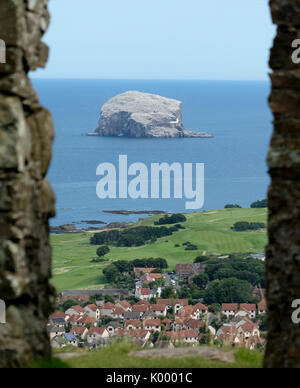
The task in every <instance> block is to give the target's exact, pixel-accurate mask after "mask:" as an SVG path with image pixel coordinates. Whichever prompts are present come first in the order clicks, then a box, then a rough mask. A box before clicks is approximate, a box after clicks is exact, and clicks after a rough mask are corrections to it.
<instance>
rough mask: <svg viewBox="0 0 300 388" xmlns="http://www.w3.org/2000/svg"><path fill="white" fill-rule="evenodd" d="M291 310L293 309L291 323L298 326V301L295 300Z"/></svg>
mask: <svg viewBox="0 0 300 388" xmlns="http://www.w3.org/2000/svg"><path fill="white" fill-rule="evenodd" d="M292 309H295V311H294V312H293V314H292V322H293V323H294V324H295V325H299V323H300V299H296V300H294V301H293V303H292Z"/></svg>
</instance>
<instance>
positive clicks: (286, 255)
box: [265, 0, 300, 368]
mask: <svg viewBox="0 0 300 388" xmlns="http://www.w3.org/2000/svg"><path fill="white" fill-rule="evenodd" d="M270 4H271V10H272V16H273V20H274V23H276V24H277V25H278V33H277V36H276V39H275V42H274V47H273V49H272V52H271V60H270V64H271V67H272V69H273V73H272V76H271V77H272V83H273V88H272V94H271V97H270V106H271V108H272V111H273V113H274V134H273V137H272V142H271V148H270V152H269V158H268V163H269V167H270V175H271V177H272V185H271V187H270V191H269V207H270V216H269V246H268V248H267V283H268V307H269V339H268V346H267V354H266V358H265V366H266V367H270V368H271V367H282V368H287V367H297V368H299V367H300V325H298V326H297V325H295V324H293V323H292V319H291V316H292V312H293V310H292V308H291V306H292V302H293V300H295V299H300V64H298V65H297V64H295V63H293V61H292V52H293V51H294V50H295V49H293V48H292V42H293V41H294V40H295V39H299V38H300V0H271V2H270Z"/></svg>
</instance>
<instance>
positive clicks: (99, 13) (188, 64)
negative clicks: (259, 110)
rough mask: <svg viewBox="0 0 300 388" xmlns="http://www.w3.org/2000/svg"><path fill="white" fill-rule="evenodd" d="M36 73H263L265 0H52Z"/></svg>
mask: <svg viewBox="0 0 300 388" xmlns="http://www.w3.org/2000/svg"><path fill="white" fill-rule="evenodd" d="M49 7H50V12H51V15H52V23H51V27H50V29H49V31H48V33H47V35H46V37H45V41H46V42H47V43H48V44H49V45H50V46H51V54H50V61H49V64H48V66H47V69H46V70H39V71H38V72H36V73H34V74H33V75H32V76H33V77H38V78H92V79H194V80H196V79H199V80H265V79H267V78H268V72H269V68H268V53H269V49H270V47H271V45H272V40H273V37H274V34H275V27H274V26H273V25H272V23H271V17H270V11H269V8H268V0H85V1H83V0H51V1H50V3H49Z"/></svg>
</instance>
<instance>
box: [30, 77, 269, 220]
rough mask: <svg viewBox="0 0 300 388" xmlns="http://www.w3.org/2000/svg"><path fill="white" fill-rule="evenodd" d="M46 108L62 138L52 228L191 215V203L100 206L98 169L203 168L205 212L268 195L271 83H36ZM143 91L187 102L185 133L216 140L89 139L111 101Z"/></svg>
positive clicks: (54, 169) (54, 171)
mask: <svg viewBox="0 0 300 388" xmlns="http://www.w3.org/2000/svg"><path fill="white" fill-rule="evenodd" d="M34 85H35V87H36V88H37V90H38V92H39V94H40V96H41V102H42V104H44V105H45V106H46V107H48V108H49V109H50V110H51V111H52V113H53V117H54V121H55V127H56V140H55V145H54V155H53V161H52V165H51V168H50V171H49V174H48V178H49V180H50V181H51V183H52V186H53V188H54V190H55V193H56V195H57V211H58V212H57V217H56V218H55V219H54V220H53V221H52V224H53V225H60V224H66V223H72V222H78V223H80V221H82V220H102V221H105V222H113V221H131V220H137V219H138V218H140V217H141V216H120V215H109V214H103V213H102V212H103V210H117V209H119V210H121V209H125V210H137V209H139V210H165V211H169V212H182V211H185V200H178V199H176V200H175V199H168V200H162V199H160V200H157V199H156V200H152V199H149V200H145V199H140V200H131V199H127V200H100V199H99V198H98V197H97V195H96V185H97V182H98V181H99V177H97V176H96V168H97V166H98V165H99V164H100V163H104V162H111V163H114V164H115V165H117V162H118V157H119V155H120V154H127V155H128V161H129V163H130V164H131V163H134V162H142V163H145V164H147V165H149V164H150V163H154V162H160V163H162V162H167V163H173V162H181V163H205V206H204V209H216V208H223V207H224V205H225V204H227V203H239V204H241V205H242V206H244V207H249V205H250V203H251V202H253V201H255V200H257V199H263V198H265V197H266V192H267V188H268V184H269V178H268V175H267V167H266V155H267V148H268V144H269V141H270V136H271V130H272V125H271V121H272V116H271V112H270V110H269V108H268V105H267V99H268V94H269V91H270V84H269V83H268V82H202V81H196V82H195V81H128V80H126V81H108V80H107V81H100V80H97V81H93V80H88V81H87V80H34ZM128 90H138V91H141V92H149V93H156V94H160V95H162V96H165V97H169V98H175V99H179V100H181V101H182V102H183V121H184V124H185V127H186V128H187V129H190V130H194V131H205V132H208V133H211V134H213V135H214V136H215V138H214V139H153V140H152V139H122V138H121V139H120V138H101V137H87V136H83V135H85V134H86V133H88V132H91V131H94V129H95V128H96V127H97V123H98V120H99V116H100V108H101V106H102V105H103V104H104V103H105V102H106V101H107V100H108V99H109V98H111V97H113V96H115V95H117V94H119V93H123V92H125V91H128Z"/></svg>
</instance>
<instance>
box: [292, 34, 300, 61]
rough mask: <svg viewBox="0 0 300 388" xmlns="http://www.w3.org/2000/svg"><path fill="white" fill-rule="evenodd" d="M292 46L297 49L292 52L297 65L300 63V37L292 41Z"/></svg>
mask: <svg viewBox="0 0 300 388" xmlns="http://www.w3.org/2000/svg"><path fill="white" fill-rule="evenodd" d="M292 48H294V49H296V50H295V51H293V54H292V61H293V63H294V64H295V65H299V63H300V39H295V40H294V41H293V43H292Z"/></svg>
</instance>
